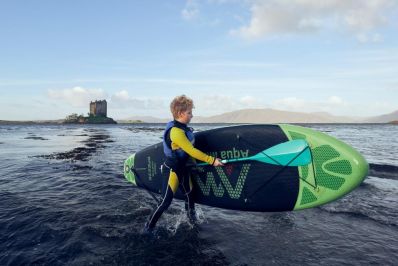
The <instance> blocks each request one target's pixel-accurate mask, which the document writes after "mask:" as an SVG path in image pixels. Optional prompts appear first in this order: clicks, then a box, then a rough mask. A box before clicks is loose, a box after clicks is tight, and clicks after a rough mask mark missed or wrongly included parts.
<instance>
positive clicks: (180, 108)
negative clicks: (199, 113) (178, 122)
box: [170, 94, 195, 119]
mask: <svg viewBox="0 0 398 266" xmlns="http://www.w3.org/2000/svg"><path fill="white" fill-rule="evenodd" d="M194 107H195V106H194V105H193V100H192V99H191V98H189V97H187V96H186V95H184V94H183V95H180V96H177V97H175V98H174V99H173V101H172V102H171V103H170V111H171V113H172V114H173V117H174V119H177V118H178V116H179V114H180V113H182V112H185V111H187V110H188V109H191V108H194Z"/></svg>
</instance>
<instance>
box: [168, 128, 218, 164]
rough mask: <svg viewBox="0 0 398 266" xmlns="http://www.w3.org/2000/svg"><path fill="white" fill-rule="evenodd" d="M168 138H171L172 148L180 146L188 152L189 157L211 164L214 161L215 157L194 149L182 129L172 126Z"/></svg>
mask: <svg viewBox="0 0 398 266" xmlns="http://www.w3.org/2000/svg"><path fill="white" fill-rule="evenodd" d="M170 139H171V147H172V149H173V150H174V149H178V148H181V149H183V150H184V151H185V152H186V153H188V154H189V155H190V156H191V157H193V158H195V159H197V160H200V161H203V162H207V163H208V164H211V165H212V164H213V163H214V161H215V158H214V157H212V156H210V155H207V154H205V153H203V152H202V151H200V150H198V149H196V148H195V147H194V146H193V145H192V143H191V142H190V141H189V139H188V138H187V136H186V135H185V132H184V130H182V129H180V128H177V127H173V128H172V129H171V130H170Z"/></svg>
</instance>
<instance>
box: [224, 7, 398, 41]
mask: <svg viewBox="0 0 398 266" xmlns="http://www.w3.org/2000/svg"><path fill="white" fill-rule="evenodd" d="M397 7H398V3H397V2H396V1H394V0H372V1H358V0H344V1H342V0H323V1H319V0H289V1H284V0H268V1H261V0H253V1H252V4H251V19H250V22H249V23H248V25H246V26H242V27H240V28H238V29H234V30H232V31H231V34H233V35H238V36H240V37H243V38H246V39H257V38H262V37H270V36H274V35H284V34H302V33H314V32H320V31H324V30H328V31H337V32H339V31H341V29H343V31H348V32H350V33H351V34H353V35H354V36H355V37H356V38H357V39H358V40H359V41H361V42H379V41H381V40H382V37H381V36H380V35H379V34H378V33H374V32H373V31H374V30H377V29H378V28H381V27H383V26H386V25H387V24H388V23H389V17H388V15H389V12H391V11H393V12H394V11H396V10H397Z"/></svg>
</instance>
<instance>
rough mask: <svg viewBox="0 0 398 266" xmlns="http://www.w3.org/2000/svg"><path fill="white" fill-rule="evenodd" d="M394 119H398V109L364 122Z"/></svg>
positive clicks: (384, 121) (380, 121) (386, 121)
mask: <svg viewBox="0 0 398 266" xmlns="http://www.w3.org/2000/svg"><path fill="white" fill-rule="evenodd" d="M392 121H398V110H397V111H395V112H392V113H389V114H386V115H380V116H374V117H370V118H367V119H365V120H364V121H363V122H364V123H389V122H392Z"/></svg>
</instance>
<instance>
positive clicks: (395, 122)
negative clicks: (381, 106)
mask: <svg viewBox="0 0 398 266" xmlns="http://www.w3.org/2000/svg"><path fill="white" fill-rule="evenodd" d="M389 124H393V125H398V120H395V121H391V122H389Z"/></svg>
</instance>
